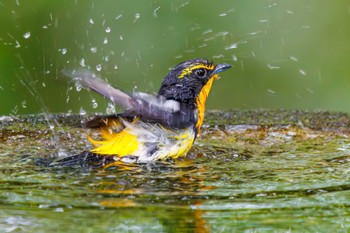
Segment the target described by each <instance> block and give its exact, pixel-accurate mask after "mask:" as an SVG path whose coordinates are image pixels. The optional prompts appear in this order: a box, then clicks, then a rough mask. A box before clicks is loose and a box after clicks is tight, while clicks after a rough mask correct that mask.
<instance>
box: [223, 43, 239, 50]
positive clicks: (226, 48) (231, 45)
mask: <svg viewBox="0 0 350 233" xmlns="http://www.w3.org/2000/svg"><path fill="white" fill-rule="evenodd" d="M236 48H238V43H233V44H230V45H228V46H226V47H225V50H229V49H236Z"/></svg>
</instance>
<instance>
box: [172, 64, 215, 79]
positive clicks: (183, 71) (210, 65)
mask: <svg viewBox="0 0 350 233" xmlns="http://www.w3.org/2000/svg"><path fill="white" fill-rule="evenodd" d="M200 68H204V69H207V70H213V69H214V68H215V66H214V65H212V64H208V65H205V64H195V65H193V66H189V67H187V68H185V69H183V70H182V72H181V74H180V75H179V76H178V78H183V77H185V76H186V75H189V74H191V73H192V71H193V70H196V69H200Z"/></svg>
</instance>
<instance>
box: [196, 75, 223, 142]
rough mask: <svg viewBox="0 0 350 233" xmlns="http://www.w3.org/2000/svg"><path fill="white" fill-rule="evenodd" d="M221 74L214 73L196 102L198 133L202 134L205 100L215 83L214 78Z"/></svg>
mask: <svg viewBox="0 0 350 233" xmlns="http://www.w3.org/2000/svg"><path fill="white" fill-rule="evenodd" d="M218 78H219V76H218V75H217V74H215V75H213V76H212V77H211V78H210V79H209V80H208V82H207V83H206V84H205V85H204V86H203V88H202V90H201V92H199V94H198V96H197V99H196V103H197V108H198V120H197V123H196V128H197V135H199V134H200V130H201V126H202V124H203V121H204V113H205V102H206V101H207V98H208V95H209V92H210V89H211V86H212V85H213V81H214V79H215V80H217V79H218Z"/></svg>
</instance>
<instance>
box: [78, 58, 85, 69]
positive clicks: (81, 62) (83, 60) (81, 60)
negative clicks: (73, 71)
mask: <svg viewBox="0 0 350 233" xmlns="http://www.w3.org/2000/svg"><path fill="white" fill-rule="evenodd" d="M79 64H80V65H81V66H82V67H85V59H84V58H82V59H80V61H79Z"/></svg>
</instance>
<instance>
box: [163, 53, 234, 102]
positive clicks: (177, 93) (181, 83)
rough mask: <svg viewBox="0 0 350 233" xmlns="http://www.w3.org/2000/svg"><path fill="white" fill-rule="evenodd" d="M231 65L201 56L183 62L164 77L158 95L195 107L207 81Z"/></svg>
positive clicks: (216, 76) (215, 77)
mask: <svg viewBox="0 0 350 233" xmlns="http://www.w3.org/2000/svg"><path fill="white" fill-rule="evenodd" d="M230 67H231V65H228V64H218V65H215V64H214V63H213V62H210V61H208V60H206V59H201V58H197V59H193V60H188V61H184V62H181V63H180V64H178V65H177V66H176V67H174V68H173V69H172V70H171V71H170V72H169V73H168V75H167V76H166V77H165V78H164V80H163V83H162V86H161V87H160V89H159V92H158V95H161V96H164V97H165V99H172V100H176V101H179V102H180V103H186V104H188V105H189V106H190V107H192V108H195V107H196V98H197V97H198V95H199V93H200V92H201V90H202V89H203V87H204V86H205V85H206V84H207V82H208V81H209V80H210V79H217V78H218V73H220V72H222V71H224V70H227V69H228V68H230ZM209 88H210V87H209Z"/></svg>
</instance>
